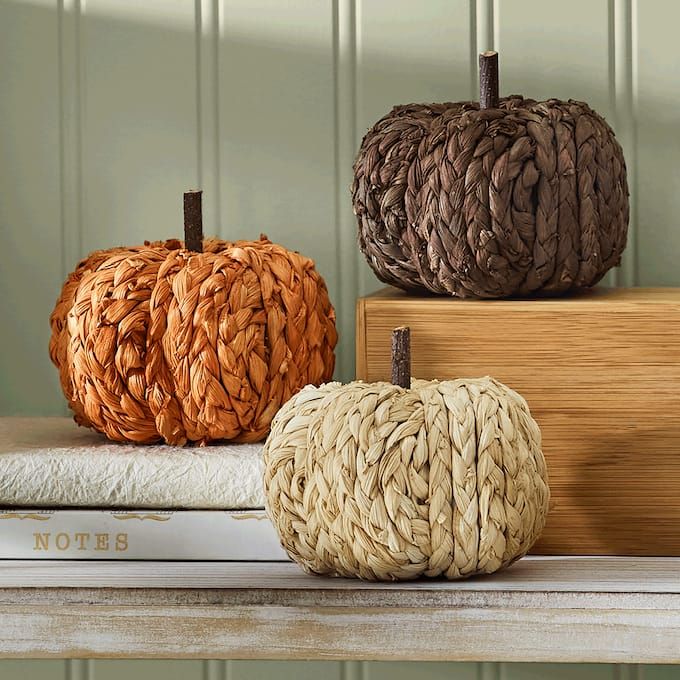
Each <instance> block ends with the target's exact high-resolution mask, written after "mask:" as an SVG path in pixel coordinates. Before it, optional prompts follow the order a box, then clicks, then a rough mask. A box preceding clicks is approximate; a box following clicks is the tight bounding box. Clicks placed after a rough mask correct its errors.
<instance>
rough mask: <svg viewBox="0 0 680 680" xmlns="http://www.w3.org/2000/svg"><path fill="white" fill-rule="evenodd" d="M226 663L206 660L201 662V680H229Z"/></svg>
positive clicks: (218, 660)
mask: <svg viewBox="0 0 680 680" xmlns="http://www.w3.org/2000/svg"><path fill="white" fill-rule="evenodd" d="M228 663H229V662H228V661H223V660H220V659H208V660H206V661H204V662H203V680H231V679H230V677H229V675H228V670H229V669H228V666H227V664H228Z"/></svg>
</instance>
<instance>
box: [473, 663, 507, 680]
mask: <svg viewBox="0 0 680 680" xmlns="http://www.w3.org/2000/svg"><path fill="white" fill-rule="evenodd" d="M501 673H502V666H501V664H499V663H492V662H489V661H483V662H481V663H478V664H477V680H501V677H502V675H501Z"/></svg>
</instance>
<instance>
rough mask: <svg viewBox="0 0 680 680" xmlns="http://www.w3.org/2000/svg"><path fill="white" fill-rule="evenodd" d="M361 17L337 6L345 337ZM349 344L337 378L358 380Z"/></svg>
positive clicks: (350, 303) (345, 4) (352, 272)
mask: <svg viewBox="0 0 680 680" xmlns="http://www.w3.org/2000/svg"><path fill="white" fill-rule="evenodd" d="M355 28H356V14H355V4H354V0H334V2H333V76H334V86H335V87H334V97H335V107H334V110H335V121H334V122H335V125H334V136H335V139H334V155H335V220H334V228H335V247H336V263H335V264H336V271H337V274H336V276H337V279H336V280H337V282H338V288H337V290H338V293H337V297H336V301H335V302H336V307H337V309H336V312H337V316H338V326H339V331H340V335H341V337H344V338H351V337H352V335H353V332H354V301H355V300H356V297H357V291H358V288H357V269H358V267H357V264H358V261H357V248H356V223H355V221H354V215H353V213H352V206H351V200H350V194H349V188H350V185H351V182H352V163H353V160H354V146H355V141H356V53H355V50H356V31H355ZM353 349H354V348H353V346H352V344H351V343H349V342H345V343H344V351H342V352H340V353H339V355H338V366H337V374H338V376H339V377H340V378H341V379H342V380H350V379H351V378H353V377H354V352H353Z"/></svg>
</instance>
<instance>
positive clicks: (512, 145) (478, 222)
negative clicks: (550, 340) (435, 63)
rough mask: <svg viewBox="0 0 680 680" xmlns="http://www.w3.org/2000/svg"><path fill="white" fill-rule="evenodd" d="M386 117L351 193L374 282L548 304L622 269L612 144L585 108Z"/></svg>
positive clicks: (493, 62)
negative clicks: (545, 298) (548, 297)
mask: <svg viewBox="0 0 680 680" xmlns="http://www.w3.org/2000/svg"><path fill="white" fill-rule="evenodd" d="M480 71H481V77H480V82H481V85H482V88H481V89H482V96H481V97H480V102H481V105H480V104H477V103H475V102H457V103H449V104H409V105H406V106H397V107H395V108H394V109H392V111H391V112H390V113H389V114H387V115H386V116H385V117H384V118H382V119H381V120H379V121H378V122H377V123H376V124H375V125H374V126H373V127H372V128H371V129H370V130H369V131H368V133H367V134H366V136H365V137H364V139H363V142H362V144H361V148H360V149H359V154H358V156H357V159H356V162H355V165H354V183H353V186H352V196H353V204H354V212H355V214H356V216H357V219H358V223H359V243H360V246H361V249H362V251H363V252H364V254H365V256H366V259H367V260H368V263H369V265H370V266H371V267H372V269H373V271H374V272H375V273H376V275H377V276H378V278H379V279H381V280H382V281H384V282H386V283H389V284H392V285H394V286H397V287H399V288H403V289H406V290H428V291H431V292H434V293H443V294H449V295H453V296H457V297H486V298H500V297H507V296H511V295H528V294H532V293H545V294H558V293H563V292H565V291H568V290H573V289H578V288H583V287H588V286H592V285H594V284H595V283H597V282H598V281H599V280H600V279H601V278H602V277H603V276H604V274H605V273H606V272H607V271H608V270H609V269H610V268H611V267H613V266H616V265H617V264H619V262H620V258H621V253H622V252H623V250H624V248H625V244H626V234H627V227H628V211H629V208H628V187H627V182H626V166H625V161H624V158H623V152H622V150H621V146H620V145H619V143H618V142H617V140H616V139H615V137H614V133H613V131H612V129H611V128H610V127H609V125H607V123H606V122H605V120H604V119H603V118H602V117H601V116H599V115H598V114H597V113H596V112H595V111H593V110H592V109H591V108H590V107H589V106H588V105H587V104H585V103H583V102H577V101H572V100H569V101H560V100H557V99H549V100H548V101H543V102H537V101H534V100H533V99H525V98H523V97H521V96H515V95H513V96H510V97H507V98H503V99H500V100H499V99H498V79H497V55H496V53H484V54H483V55H480Z"/></svg>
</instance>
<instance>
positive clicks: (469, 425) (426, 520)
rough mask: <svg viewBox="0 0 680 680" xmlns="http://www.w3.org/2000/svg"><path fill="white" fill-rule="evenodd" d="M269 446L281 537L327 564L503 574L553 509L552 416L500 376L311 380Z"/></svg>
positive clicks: (305, 559)
mask: <svg viewBox="0 0 680 680" xmlns="http://www.w3.org/2000/svg"><path fill="white" fill-rule="evenodd" d="M264 457H265V480H264V482H265V494H266V500H267V509H268V512H269V515H270V517H271V519H272V521H273V523H274V525H275V527H276V529H277V531H278V533H279V536H280V538H281V542H282V544H283V546H284V548H285V549H286V550H287V552H288V554H289V555H290V557H291V558H292V559H293V560H295V561H296V562H298V563H299V564H300V565H301V566H302V567H303V568H304V569H305V570H306V571H308V572H312V573H317V574H331V575H338V576H348V577H359V578H363V579H370V580H400V579H412V578H417V577H419V576H423V575H424V576H432V577H437V576H445V577H446V578H449V579H457V578H463V577H467V576H472V575H473V574H480V573H491V572H494V571H497V570H498V569H501V568H503V567H505V566H507V565H509V564H510V563H512V562H514V561H515V560H517V559H518V558H520V557H522V556H524V555H525V554H526V553H527V552H528V551H529V549H530V548H531V546H532V545H533V544H534V542H535V541H536V539H537V538H538V537H539V535H540V533H541V531H542V529H543V526H544V524H545V519H546V514H547V511H548V501H549V495H550V492H549V488H548V481H547V472H546V467H545V461H544V458H543V454H542V453H541V448H540V431H539V429H538V426H537V425H536V422H535V421H534V420H533V418H532V417H531V414H530V412H529V409H528V407H527V404H526V402H525V401H524V399H523V398H522V397H521V396H520V395H519V394H517V393H516V392H514V391H513V390H511V389H509V388H508V387H506V386H505V385H502V384H501V383H499V382H497V381H495V380H493V379H491V378H481V379H473V380H453V381H445V382H438V381H422V380H414V381H413V382H412V384H411V387H410V388H404V387H399V386H398V385H394V384H390V383H385V382H379V383H363V382H352V383H349V384H347V385H343V384H340V383H330V384H326V385H322V386H321V387H312V386H310V387H306V388H305V389H303V390H302V391H301V392H300V393H298V394H297V395H295V396H294V397H293V398H292V399H290V400H289V401H288V402H287V403H286V404H285V405H284V406H283V408H282V409H281V410H280V411H279V413H278V414H277V415H276V416H275V418H274V420H273V423H272V429H271V433H270V435H269V438H268V439H267V441H266V443H265V447H264Z"/></svg>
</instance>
